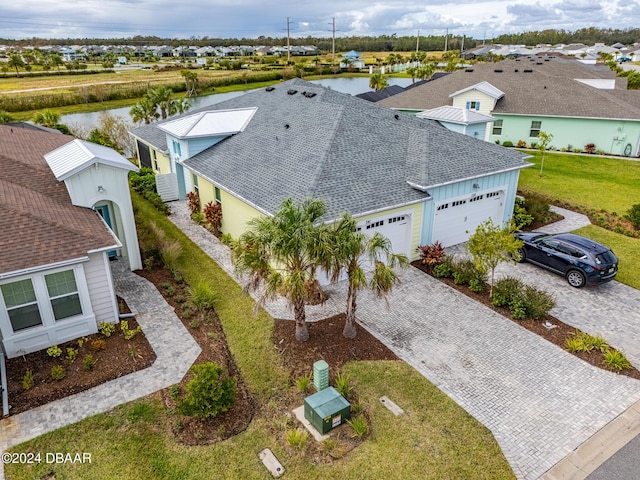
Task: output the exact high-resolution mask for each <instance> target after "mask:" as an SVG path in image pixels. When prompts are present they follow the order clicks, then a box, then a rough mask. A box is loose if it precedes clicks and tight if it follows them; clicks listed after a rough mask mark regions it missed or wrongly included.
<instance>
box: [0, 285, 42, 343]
mask: <svg viewBox="0 0 640 480" xmlns="http://www.w3.org/2000/svg"><path fill="white" fill-rule="evenodd" d="M0 289H2V297H3V299H4V305H5V307H6V309H7V313H8V314H9V320H10V321H11V328H12V329H13V331H14V332H19V331H20V330H24V329H25V328H31V327H35V326H37V325H42V318H41V317H40V309H39V308H38V301H37V298H36V292H35V289H34V288H33V283H32V281H31V279H30V278H27V279H25V280H19V281H17V282H11V283H5V284H4V285H2V287H0Z"/></svg>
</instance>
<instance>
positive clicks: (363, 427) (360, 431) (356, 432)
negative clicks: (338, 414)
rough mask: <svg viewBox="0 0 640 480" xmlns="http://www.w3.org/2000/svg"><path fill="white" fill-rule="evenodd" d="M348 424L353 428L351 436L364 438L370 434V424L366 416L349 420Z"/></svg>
mask: <svg viewBox="0 0 640 480" xmlns="http://www.w3.org/2000/svg"><path fill="white" fill-rule="evenodd" d="M347 423H348V424H349V425H350V426H351V428H353V434H352V435H351V436H352V437H354V438H362V437H364V436H365V435H367V434H368V433H369V424H368V423H367V419H366V418H365V416H364V415H360V416H358V417H356V418H352V419H351V420H347Z"/></svg>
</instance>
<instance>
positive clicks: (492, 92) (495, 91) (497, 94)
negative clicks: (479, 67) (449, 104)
mask: <svg viewBox="0 0 640 480" xmlns="http://www.w3.org/2000/svg"><path fill="white" fill-rule="evenodd" d="M471 90H478V91H479V92H482V93H484V94H485V95H489V96H490V97H492V98H494V99H496V100H498V99H500V98H502V97H503V96H504V92H503V91H502V90H500V89H499V88H496V87H494V86H493V85H491V84H490V83H489V82H486V81H482V82H480V83H476V84H475V85H471V86H470V87H467V88H463V89H462V90H458V91H457V92H453V93H452V94H451V95H449V97H452V98H453V97H457V96H458V95H460V94H462V93H466V92H469V91H471Z"/></svg>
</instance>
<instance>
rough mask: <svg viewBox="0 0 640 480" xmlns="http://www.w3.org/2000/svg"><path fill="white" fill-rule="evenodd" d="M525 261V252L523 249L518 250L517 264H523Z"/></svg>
mask: <svg viewBox="0 0 640 480" xmlns="http://www.w3.org/2000/svg"><path fill="white" fill-rule="evenodd" d="M526 261H527V251H526V250H525V249H524V247H520V248H519V249H518V263H524V262H526Z"/></svg>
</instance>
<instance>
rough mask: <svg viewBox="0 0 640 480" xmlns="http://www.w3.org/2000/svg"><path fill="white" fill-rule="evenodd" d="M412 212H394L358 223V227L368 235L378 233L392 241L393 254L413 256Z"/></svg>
mask: <svg viewBox="0 0 640 480" xmlns="http://www.w3.org/2000/svg"><path fill="white" fill-rule="evenodd" d="M412 214H413V211H412V210H406V211H402V212H393V213H388V214H386V215H381V216H379V217H375V218H370V219H368V220H364V221H361V222H358V224H357V226H358V229H360V230H361V231H362V232H364V233H366V234H367V235H373V234H374V233H376V232H378V233H380V234H382V235H384V236H385V237H387V238H388V239H389V240H391V246H392V247H391V248H392V250H393V253H404V254H405V255H407V256H408V257H409V256H411V252H410V250H411V227H412V225H411V224H412Z"/></svg>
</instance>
